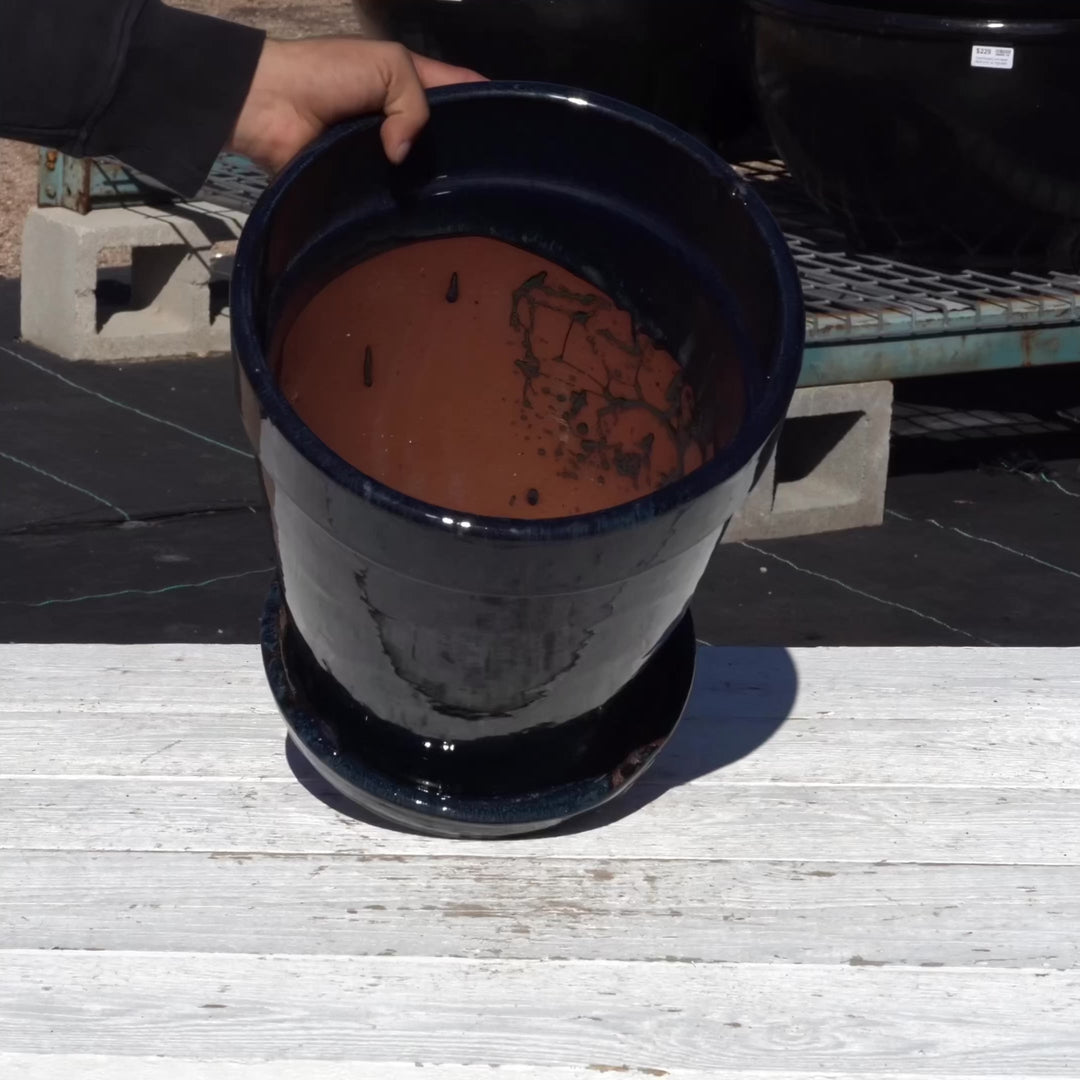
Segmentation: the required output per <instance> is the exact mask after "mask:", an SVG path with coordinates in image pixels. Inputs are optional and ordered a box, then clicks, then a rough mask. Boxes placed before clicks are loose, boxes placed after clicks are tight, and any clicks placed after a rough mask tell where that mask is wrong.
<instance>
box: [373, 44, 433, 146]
mask: <svg viewBox="0 0 1080 1080" xmlns="http://www.w3.org/2000/svg"><path fill="white" fill-rule="evenodd" d="M381 64H382V76H383V85H384V86H385V87H386V101H385V104H384V105H383V112H384V113H385V114H386V120H385V121H384V122H383V126H382V131H381V135H382V142H383V147H384V148H385V150H386V156H387V157H388V158H389V159H390V160H391V161H392V162H394V164H395V165H397V164H400V163H401V162H402V161H404V160H405V157H406V155H407V154H408V153H409V150H410V149H411V148H412V144H413V140H415V138H416V136H417V135H419V134H420V132H421V130H422V129H423V127H424V125H425V124H426V123H427V121H428V116H429V115H430V110H429V109H428V103H427V96H426V95H425V94H424V88H423V86H422V85H421V84H420V77H419V75H417V73H416V68H414V67H413V62H412V58H411V56H410V55H409V52H408V50H406V49H404V48H402V47H401V46H400V45H387V46H386V47H385V49H384V50H383V56H382V57H381Z"/></svg>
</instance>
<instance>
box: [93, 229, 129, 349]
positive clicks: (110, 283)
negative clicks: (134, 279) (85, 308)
mask: <svg viewBox="0 0 1080 1080" xmlns="http://www.w3.org/2000/svg"><path fill="white" fill-rule="evenodd" d="M94 292H95V294H96V296H97V328H98V330H100V329H101V328H102V327H103V326H104V325H105V324H106V323H107V322H108V321H109V319H110V318H111V317H112V316H113V315H115V314H116V312H118V311H127V310H129V308H130V305H131V248H130V247H108V248H102V250H101V251H100V252H99V253H98V261H97V285H96V287H95V289H94Z"/></svg>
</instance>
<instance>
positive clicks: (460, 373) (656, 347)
mask: <svg viewBox="0 0 1080 1080" xmlns="http://www.w3.org/2000/svg"><path fill="white" fill-rule="evenodd" d="M718 366H722V365H718ZM735 370H737V366H736V367H735ZM278 377H279V383H280V386H281V389H282V390H283V392H284V393H285V396H286V398H287V400H288V401H289V403H290V404H291V405H292V407H293V408H294V409H295V411H296V412H297V414H298V415H299V417H300V418H301V419H302V420H303V421H304V423H305V424H306V425H307V426H308V427H309V428H310V429H311V430H312V431H313V432H314V433H315V434H316V435H318V437H319V438H320V439H321V440H322V441H323V442H324V443H326V445H327V446H329V447H330V448H331V449H332V450H334V451H335V452H336V453H337V454H338V455H340V456H341V457H342V458H344V459H345V460H346V461H347V462H349V464H351V465H352V466H354V467H355V468H357V469H359V470H360V471H361V472H362V473H364V474H366V475H368V476H370V477H373V478H374V479H376V480H378V481H379V482H380V483H383V484H386V485H387V486H389V487H391V488H394V489H395V490H397V491H400V492H403V493H405V494H407V495H410V496H412V497H413V498H416V499H420V500H422V501H424V502H427V503H431V504H434V505H436V506H441V507H446V508H449V509H453V510H455V511H458V512H463V513H467V514H476V515H483V516H486V517H521V518H559V517H569V516H574V515H578V514H589V513H593V512H596V511H598V510H604V509H608V508H610V507H613V506H618V505H621V504H623V503H627V502H631V501H633V500H634V499H637V498H640V497H641V496H644V495H648V494H650V493H651V492H653V491H656V490H657V489H659V488H661V487H663V486H665V485H667V484H670V483H672V482H674V481H676V480H679V479H681V478H682V477H684V476H686V475H687V474H688V473H689V472H692V471H693V470H695V469H697V468H698V467H700V466H701V465H702V464H703V463H705V462H706V461H708V460H710V459H711V458H712V456H713V454H714V453H715V450H716V440H717V431H716V430H715V426H714V427H713V428H712V429H710V428H708V427H706V426H705V425H703V424H701V423H700V419H701V416H702V415H703V414H702V411H701V410H698V409H697V408H696V399H695V393H694V389H693V387H692V386H691V385H690V383H689V382H688V381H687V380H686V379H685V378H684V376H683V370H682V368H681V366H680V364H679V362H678V361H677V360H676V359H675V357H674V356H673V355H672V353H671V352H670V351H669V350H668V349H666V348H664V347H663V346H662V345H661V344H660V343H658V342H657V341H654V340H653V339H652V338H651V337H650V336H649V334H647V333H646V332H645V331H643V330H641V329H640V328H639V327H638V326H637V325H636V320H635V318H634V316H633V314H631V313H630V312H627V311H624V310H620V308H619V306H618V304H617V303H616V302H615V301H614V300H613V299H612V298H611V297H610V296H608V295H606V294H605V293H604V292H603V291H601V290H600V289H598V288H597V287H596V286H594V285H593V284H591V283H590V282H588V281H586V280H584V279H583V278H581V277H579V276H578V275H576V274H574V273H572V272H570V271H569V270H566V269H564V268H563V267H561V266H558V265H557V264H555V263H553V262H551V261H550V260H548V259H545V258H544V257H542V256H540V255H537V254H534V253H532V252H529V251H526V250H525V249H523V248H521V247H516V246H513V245H510V244H507V243H505V242H503V241H501V240H497V239H493V238H490V237H476V236H472V237H469V236H459V237H452V238H450V237H444V238H438V239H432V240H426V241H418V242H416V243H413V244H409V245H406V246H403V247H398V248H395V249H392V250H390V251H387V252H384V253H382V254H379V255H376V256H375V257H373V258H371V259H369V260H367V261H364V262H361V263H359V264H357V265H355V266H353V267H351V268H349V269H347V270H345V271H344V272H343V273H341V274H339V275H338V276H336V277H335V278H333V279H332V280H331V281H329V282H328V283H327V284H326V285H324V286H323V287H322V288H321V290H320V291H318V292H317V293H316V294H315V295H314V296H313V297H312V298H311V299H310V300H309V301H308V302H307V304H306V305H305V306H304V307H303V308H302V309H301V310H300V311H299V313H298V315H297V316H296V318H295V321H294V322H293V323H292V325H291V326H290V327H289V329H288V332H287V333H286V334H285V335H284V336H283V341H282V349H281V357H280V366H279V371H278ZM734 390H735V388H734V387H733V388H732V391H734ZM710 411H711V410H710Z"/></svg>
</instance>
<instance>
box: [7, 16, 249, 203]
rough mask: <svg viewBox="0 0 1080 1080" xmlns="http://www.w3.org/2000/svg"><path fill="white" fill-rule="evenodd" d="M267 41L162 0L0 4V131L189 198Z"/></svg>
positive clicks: (223, 136) (239, 103) (233, 118)
mask: <svg viewBox="0 0 1080 1080" xmlns="http://www.w3.org/2000/svg"><path fill="white" fill-rule="evenodd" d="M262 45H263V34H262V32H261V31H258V30H251V29H248V28H247V27H243V26H238V25H236V24H234V23H229V22H223V21H222V20H220V19H213V18H210V17H209V16H205V15H195V14H192V13H191V12H187V11H181V10H179V9H177V8H172V7H168V6H166V5H165V4H163V3H162V2H161V0H0V137H3V138H10V139H20V140H22V141H24V142H35V143H40V144H42V145H45V146H49V147H53V148H55V149H58V150H62V151H64V152H65V153H70V154H74V155H77V156H79V157H87V156H95V155H99V156H104V155H112V156H115V157H118V158H120V159H121V160H123V161H125V162H127V163H128V164H129V165H131V166H132V168H135V169H138V170H140V171H141V172H145V173H147V174H149V175H150V176H153V177H154V178H155V179H157V180H159V181H161V182H162V183H163V184H166V185H167V186H169V187H171V188H173V189H175V190H176V191H178V192H180V193H181V194H183V195H189V196H190V195H193V194H194V193H195V192H196V191H197V190H198V189H199V187H200V185H201V184H202V182H203V180H204V179H205V178H206V175H207V173H208V172H209V171H210V167H211V166H212V165H213V163H214V158H215V157H216V156H217V155H218V153H219V152H220V151H221V149H222V148H223V147H224V145H225V143H226V142H227V140H228V138H229V135H230V134H231V132H232V128H233V125H234V124H235V122H236V118H237V116H238V115H239V112H240V108H241V106H242V105H243V103H244V99H245V97H246V96H247V91H248V88H249V87H250V85H251V79H252V76H253V75H254V72H255V66H256V64H257V63H258V60H259V55H260V53H261V52H262Z"/></svg>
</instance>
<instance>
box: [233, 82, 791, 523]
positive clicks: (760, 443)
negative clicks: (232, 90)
mask: <svg viewBox="0 0 1080 1080" xmlns="http://www.w3.org/2000/svg"><path fill="white" fill-rule="evenodd" d="M428 99H429V101H430V104H431V111H432V122H433V123H437V122H438V113H439V109H440V107H441V106H442V105H444V104H454V103H461V102H469V101H486V100H490V99H502V100H506V99H522V100H524V101H537V100H542V101H548V102H550V103H552V104H556V103H561V104H563V105H565V106H566V107H567V108H572V109H591V110H594V111H595V112H596V113H597V114H598V115H599V116H601V117H606V118H608V119H610V120H613V121H615V122H618V123H624V124H632V125H635V126H637V127H639V128H642V129H644V130H645V131H647V132H648V133H649V134H651V135H653V136H655V137H657V138H660V139H663V140H664V141H666V142H668V143H669V144H671V145H672V146H674V147H675V148H676V149H678V150H679V151H681V152H682V153H684V154H686V155H687V156H689V157H691V158H694V159H695V160H696V161H697V163H698V164H699V165H703V166H704V167H705V168H706V169H708V170H709V172H710V173H711V174H712V175H713V176H714V177H715V178H716V180H717V181H718V182H719V183H720V184H721V185H722V187H723V189H724V190H725V191H732V192H734V193H735V194H736V197H737V198H738V199H739V201H740V202H741V203H742V205H743V207H744V209H745V212H746V213H747V214H749V215H750V217H751V219H752V221H753V224H754V226H755V229H756V230H757V233H758V235H759V236H760V238H761V240H762V241H763V244H764V246H765V249H766V251H767V254H768V258H769V261H770V262H771V265H772V267H773V271H774V275H775V280H776V283H777V293H778V304H777V309H778V312H779V315H778V325H777V327H776V342H775V344H774V347H773V352H772V356H771V364H772V368H771V370H772V372H773V374H772V376H771V377H769V378H766V379H765V381H764V386H763V390H762V392H761V394H760V397H759V399H758V400H757V401H756V402H751V403H750V404H749V405H748V409H747V416H746V420H745V422H744V423H743V424H742V425H741V427H740V430H739V432H738V434H737V435H736V437H735V439H734V441H733V442H732V443H731V445H730V446H729V447H727V448H726V449H725V451H724V452H723V453H720V454H718V455H717V456H716V457H714V458H713V459H712V460H711V461H709V462H707V463H706V464H705V465H703V466H701V467H700V468H698V469H696V470H694V471H693V472H691V473H689V474H688V475H687V476H685V477H683V478H682V479H681V480H677V481H675V482H674V483H672V484H668V485H666V486H665V487H662V488H660V489H659V490H658V491H655V492H653V493H652V494H649V495H645V496H642V497H641V498H638V499H635V500H633V501H632V502H628V503H622V504H620V505H619V506H615V507H611V508H609V509H607V510H600V511H596V512H593V513H589V514H580V515H575V516H573V517H561V518H538V519H523V518H505V517H485V516H483V515H475V514H469V513H467V512H463V511H460V510H451V509H447V508H444V507H440V506H437V505H435V504H432V503H427V502H423V501H422V500H419V499H414V498H412V497H411V496H409V495H406V494H404V493H403V492H400V491H398V490H396V489H394V488H391V487H389V486H387V485H385V484H382V483H380V482H379V481H377V480H375V479H374V478H372V477H370V476H368V475H366V474H365V473H363V472H361V471H360V470H359V469H357V468H355V467H354V466H353V465H351V464H349V463H348V462H347V461H345V459H344V458H342V457H340V456H339V455H338V454H336V453H335V452H334V451H333V450H331V449H330V448H329V447H328V446H327V445H326V444H325V443H324V442H322V440H321V439H319V438H318V436H317V435H315V433H314V432H312V431H311V429H310V428H308V427H307V425H306V424H305V423H304V422H303V421H302V420H301V419H300V417H299V415H298V414H297V413H296V412H295V411H294V410H293V408H292V406H291V405H290V404H289V403H288V401H287V400H286V398H285V395H284V394H283V393H282V392H281V390H280V388H279V387H278V384H277V379H276V378H275V376H274V373H273V371H272V370H271V367H270V364H269V363H268V358H267V356H266V353H265V350H264V349H263V345H262V334H261V333H260V332H259V328H258V326H257V323H256V312H255V305H254V297H255V292H256V282H257V280H258V275H259V274H260V272H261V265H260V263H261V258H262V254H263V246H264V240H265V238H266V237H267V236H268V235H269V230H270V225H271V222H272V220H273V216H274V213H275V211H276V210H277V208H278V205H279V204H280V203H281V201H282V200H283V199H284V198H285V197H286V195H287V193H288V191H289V188H290V186H291V185H292V183H293V182H294V181H295V180H296V179H297V178H298V177H299V176H300V175H301V174H302V173H303V172H304V171H305V170H306V169H307V168H308V167H309V166H310V165H311V164H312V162H313V161H315V159H317V158H318V157H319V156H320V155H321V154H322V153H323V152H324V151H326V150H327V149H328V148H329V147H331V146H334V145H335V144H336V143H338V142H339V141H341V140H345V139H349V138H351V137H353V136H354V135H355V134H356V133H357V132H360V131H365V130H368V129H371V128H373V127H377V126H378V125H379V124H381V122H382V117H381V116H367V117H362V118H360V119H357V120H352V121H348V122H346V123H344V124H340V125H338V126H336V127H334V128H332V129H331V130H330V131H328V132H327V133H325V134H324V135H323V136H322V137H321V138H320V139H318V140H317V141H316V142H314V143H313V144H312V145H311V146H309V147H308V148H307V149H306V150H304V151H302V152H301V153H300V154H299V155H298V156H297V157H296V158H294V159H293V161H292V162H291V163H290V164H289V165H288V166H287V167H286V168H285V169H284V170H283V171H282V172H281V174H280V175H279V176H278V177H277V178H276V179H275V180H274V182H273V183H272V184H271V185H270V187H269V188H268V189H267V190H266V192H265V193H264V194H263V195H262V197H261V198H260V199H259V201H258V203H257V204H256V205H255V207H254V209H253V210H252V212H251V215H250V217H249V219H248V222H247V226H246V227H245V229H244V231H243V234H242V236H241V238H240V242H239V245H238V248H237V255H236V264H235V270H234V274H233V289H232V297H231V300H230V306H231V318H232V325H233V340H234V347H235V351H236V354H237V359H238V360H239V363H240V364H241V366H242V369H243V371H244V374H245V376H246V378H247V380H248V382H249V383H250V386H251V388H252V390H253V391H254V393H255V395H256V398H257V400H258V402H259V407H260V410H261V414H262V416H263V417H264V418H266V419H267V420H269V421H270V422H271V423H272V424H273V426H274V427H275V428H276V429H277V430H278V431H279V432H280V433H281V434H282V435H283V436H284V437H285V439H286V440H287V441H288V442H289V443H290V444H291V446H292V447H293V448H294V449H295V450H297V451H298V452H299V453H300V454H301V455H302V456H303V457H304V458H306V459H307V460H308V461H309V462H310V463H311V464H312V465H314V466H315V467H316V468H317V469H319V470H320V472H322V473H323V474H324V475H326V476H328V477H329V478H330V479H331V480H333V481H334V482H335V483H336V484H337V485H338V486H340V487H341V488H344V489H345V490H346V491H348V492H350V493H352V494H354V495H357V496H358V497H360V498H361V499H363V500H365V501H366V502H369V503H371V504H372V505H374V506H376V507H378V508H380V509H382V510H384V511H387V512H389V513H391V514H393V515H395V516H397V517H401V518H404V519H406V520H410V521H413V522H415V523H417V524H421V525H427V526H431V527H435V528H439V527H442V528H445V529H447V530H448V531H452V532H453V533H454V534H456V535H457V536H459V537H468V538H470V539H478V540H479V539H488V540H506V541H517V542H530V541H532V542H536V541H539V542H556V541H560V540H573V539H578V538H582V537H588V536H599V535H603V534H605V533H610V532H615V531H618V530H620V529H624V528H628V527H630V526H632V525H634V524H636V523H638V522H641V521H646V520H651V519H653V518H658V517H662V516H664V515H666V514H668V513H671V512H673V511H676V510H678V509H680V508H681V507H683V506H686V505H688V504H690V503H692V502H693V501H694V500H695V499H697V498H699V497H701V496H702V495H705V494H706V493H707V492H709V491H711V490H712V489H714V488H715V487H717V486H719V485H720V484H722V483H723V482H725V481H726V480H729V479H730V478H732V477H733V476H735V475H736V474H737V473H739V472H740V470H742V469H744V468H745V467H746V466H747V465H748V464H749V463H750V462H751V461H752V460H753V458H754V455H755V454H757V453H758V452H759V451H761V449H762V447H764V446H765V445H766V443H767V442H768V441H769V439H770V438H771V437H772V435H773V434H774V433H775V430H776V428H777V427H778V426H779V424H780V422H781V421H782V420H783V418H784V415H785V414H786V411H787V406H788V404H789V402H790V400H791V396H792V394H793V393H794V390H795V385H796V383H797V381H798V376H799V371H800V368H801V362H802V348H803V341H804V335H805V320H804V314H803V305H802V290H801V285H800V281H799V275H798V270H797V268H796V265H795V261H794V258H793V257H792V255H791V252H790V250H789V248H788V246H787V242H786V241H785V239H784V236H783V233H782V232H781V230H780V227H779V225H778V224H777V223H776V221H775V219H774V218H773V216H772V214H771V213H770V211H769V210H768V209H767V208H766V206H765V204H764V202H763V201H762V200H761V199H760V197H759V196H758V195H757V194H756V193H755V192H754V191H752V190H751V189H750V188H749V186H748V185H747V184H746V183H745V182H744V181H743V180H742V178H741V177H740V176H739V175H738V173H736V172H735V170H734V169H733V168H732V167H731V166H730V165H728V164H727V163H726V162H725V161H723V160H722V159H721V158H720V157H719V156H718V155H716V154H715V153H713V151H712V150H710V149H709V148H708V147H706V146H705V145H704V144H703V143H702V142H700V141H699V140H698V139H696V138H694V137H693V136H691V135H688V134H686V133H685V132H683V131H681V130H680V129H678V128H677V127H675V126H674V125H672V124H669V123H668V122H667V121H664V120H661V119H659V118H658V117H655V116H653V115H652V114H651V113H648V112H645V111H644V110H642V109H638V108H637V107H635V106H632V105H628V104H626V103H624V102H621V101H616V100H615V99H613V98H608V97H605V96H603V95H600V94H595V93H592V92H591V91H581V90H574V89H571V88H569V87H564V86H557V85H553V84H547V83H506V82H504V83H498V82H489V83H470V84H463V85H459V86H449V87H442V88H440V89H437V90H432V91H430V92H429V94H428ZM421 137H422V136H421Z"/></svg>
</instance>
